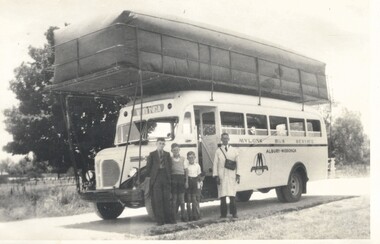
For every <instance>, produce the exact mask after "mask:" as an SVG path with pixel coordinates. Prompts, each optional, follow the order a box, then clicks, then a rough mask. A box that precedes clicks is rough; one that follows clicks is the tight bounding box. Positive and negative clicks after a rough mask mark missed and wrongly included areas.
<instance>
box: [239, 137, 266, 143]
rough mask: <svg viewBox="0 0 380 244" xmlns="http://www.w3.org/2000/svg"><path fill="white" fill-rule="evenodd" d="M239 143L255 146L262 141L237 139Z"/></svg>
mask: <svg viewBox="0 0 380 244" xmlns="http://www.w3.org/2000/svg"><path fill="white" fill-rule="evenodd" d="M239 142H240V143H248V144H257V143H262V142H263V139H251V138H239Z"/></svg>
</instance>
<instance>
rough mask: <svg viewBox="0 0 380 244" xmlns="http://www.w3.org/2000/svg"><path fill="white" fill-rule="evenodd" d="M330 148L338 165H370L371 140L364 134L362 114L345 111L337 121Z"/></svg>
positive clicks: (333, 127) (334, 124)
mask: <svg viewBox="0 0 380 244" xmlns="http://www.w3.org/2000/svg"><path fill="white" fill-rule="evenodd" d="M329 147H330V150H331V152H332V154H333V156H334V157H335V160H336V162H337V163H338V164H368V163H369V139H368V137H367V136H366V135H365V134H364V132H363V125H362V123H361V121H360V114H358V113H354V112H350V111H348V110H347V109H345V110H344V111H343V115H342V116H341V117H338V118H336V119H335V121H334V123H333V126H332V130H331V140H330V145H329Z"/></svg>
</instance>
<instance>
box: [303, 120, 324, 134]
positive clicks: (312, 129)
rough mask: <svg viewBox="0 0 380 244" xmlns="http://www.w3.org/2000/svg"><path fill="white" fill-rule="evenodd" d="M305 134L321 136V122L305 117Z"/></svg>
mask: <svg viewBox="0 0 380 244" xmlns="http://www.w3.org/2000/svg"><path fill="white" fill-rule="evenodd" d="M306 123H307V136H311V137H321V136H322V133H321V122H320V121H319V120H315V119H307V120H306Z"/></svg>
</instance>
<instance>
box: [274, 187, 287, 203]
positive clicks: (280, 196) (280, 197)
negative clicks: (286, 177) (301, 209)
mask: <svg viewBox="0 0 380 244" xmlns="http://www.w3.org/2000/svg"><path fill="white" fill-rule="evenodd" d="M283 187H284V186H281V187H277V188H276V195H277V199H278V201H280V202H286V199H285V197H284V193H282V188H283Z"/></svg>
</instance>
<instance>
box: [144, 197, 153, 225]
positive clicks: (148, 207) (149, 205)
mask: <svg viewBox="0 0 380 244" xmlns="http://www.w3.org/2000/svg"><path fill="white" fill-rule="evenodd" d="M144 200H145V209H146V212H147V213H148V216H149V218H150V219H151V220H155V218H154V213H153V207H152V201H151V198H150V196H147V195H145V198H144Z"/></svg>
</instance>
